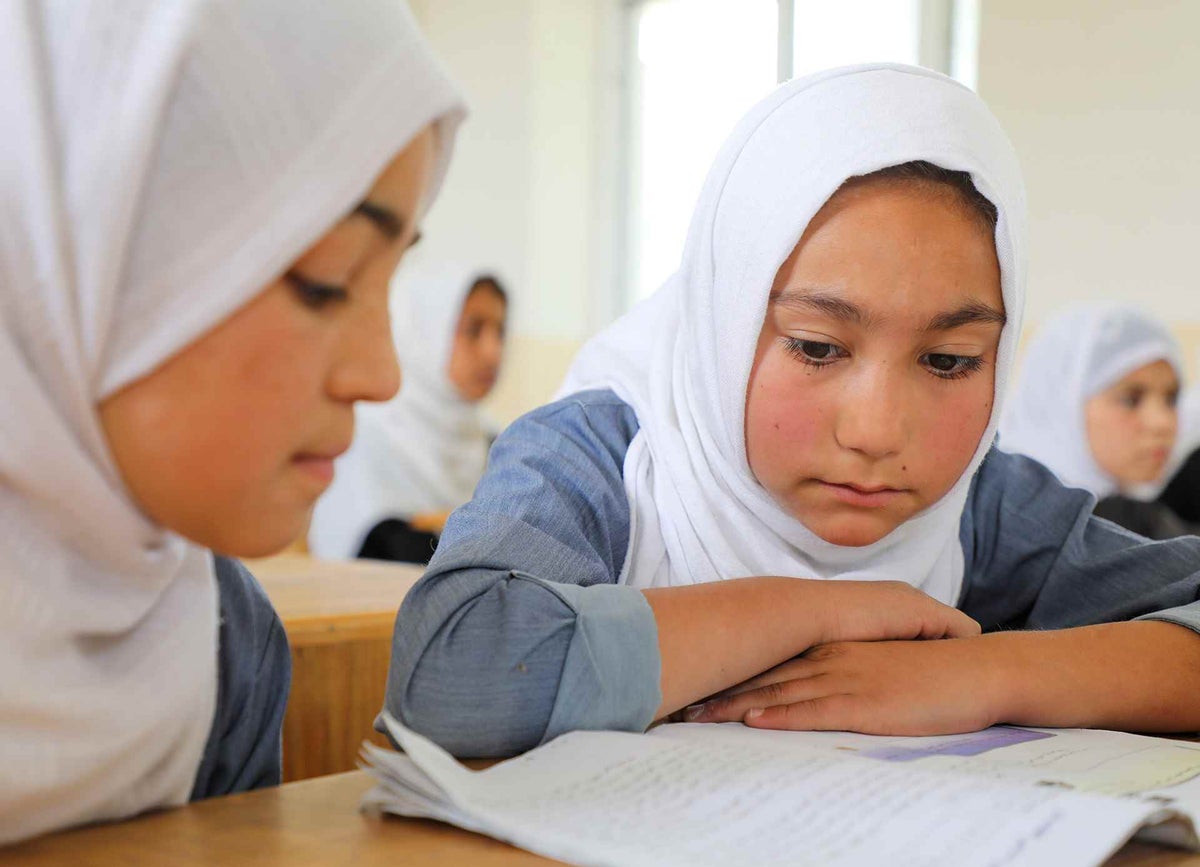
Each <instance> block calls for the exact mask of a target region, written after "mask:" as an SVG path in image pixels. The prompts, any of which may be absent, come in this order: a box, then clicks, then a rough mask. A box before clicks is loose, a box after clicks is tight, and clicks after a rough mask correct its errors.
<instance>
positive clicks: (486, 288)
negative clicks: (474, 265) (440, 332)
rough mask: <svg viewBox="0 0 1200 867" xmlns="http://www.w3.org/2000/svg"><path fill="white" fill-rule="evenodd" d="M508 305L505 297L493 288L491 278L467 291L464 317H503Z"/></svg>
mask: <svg viewBox="0 0 1200 867" xmlns="http://www.w3.org/2000/svg"><path fill="white" fill-rule="evenodd" d="M507 307H508V304H507V302H506V301H505V299H504V297H503V296H502V295H501V294H500V293H499V292H498V291H496V289H494V288H493V284H492V282H491V281H490V280H485V281H480V282H479V283H477V284H475V286H474V288H472V289H471V291H470V292H468V293H467V297H466V300H465V301H464V302H463V317H464V318H466V317H468V316H470V317H476V318H484V319H503V318H504V314H505V311H506V309H507Z"/></svg>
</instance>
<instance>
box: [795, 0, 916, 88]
mask: <svg viewBox="0 0 1200 867" xmlns="http://www.w3.org/2000/svg"><path fill="white" fill-rule="evenodd" d="M794 8H795V11H794V12H793V18H792V20H793V21H794V22H795V24H794V33H793V37H794V42H793V43H792V70H793V75H794V76H796V77H799V76H801V75H807V74H808V73H810V72H817V71H818V70H821V69H828V68H829V67H831V66H845V65H846V64H848V63H868V62H871V61H879V60H887V61H895V62H899V63H917V62H918V58H919V57H920V47H921V4H920V0H837V2H836V3H833V2H830V0H795V6H794Z"/></svg>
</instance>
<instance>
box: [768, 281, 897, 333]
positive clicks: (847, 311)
mask: <svg viewBox="0 0 1200 867" xmlns="http://www.w3.org/2000/svg"><path fill="white" fill-rule="evenodd" d="M774 302H775V303H776V304H782V305H783V306H784V307H790V308H791V309H793V310H797V311H801V312H805V311H807V312H811V313H818V314H820V315H822V316H828V317H829V318H830V319H837V320H839V321H841V322H852V323H854V324H855V325H865V326H870V325H871V324H872V323H873V321H874V319H873V317H872V316H871V315H870V314H868V313H867V312H866V311H865V310H863V309H862V308H861V307H859V306H858V305H857V304H854V303H853V302H851V301H847V300H846V299H845V298H841V297H839V296H838V295H837V294H836V293H834V292H828V291H824V290H820V289H785V290H783V291H782V292H780V293H779V295H777V296H776V297H775V298H774Z"/></svg>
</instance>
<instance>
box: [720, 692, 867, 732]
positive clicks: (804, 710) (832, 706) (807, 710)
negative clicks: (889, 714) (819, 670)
mask: <svg viewBox="0 0 1200 867" xmlns="http://www.w3.org/2000/svg"><path fill="white" fill-rule="evenodd" d="M854 709H855V699H854V697H853V696H850V695H845V694H841V695H824V696H820V697H818V698H810V699H805V700H802V701H794V702H790V703H789V704H781V705H774V706H771V707H762V708H751V709H750V710H749V711H747V712H746V715H745V717H744V718H743V720H742V721H743V722H744V723H745V724H746V725H748V726H750V727H752V728H757V729H786V730H789V731H816V732H822V731H826V732H827V731H858V730H859V728H858V726H857V725H856V723H855V712H854Z"/></svg>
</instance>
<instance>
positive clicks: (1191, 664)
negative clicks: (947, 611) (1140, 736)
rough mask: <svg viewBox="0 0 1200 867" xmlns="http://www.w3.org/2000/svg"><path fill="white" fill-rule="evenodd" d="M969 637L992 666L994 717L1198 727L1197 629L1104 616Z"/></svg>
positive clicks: (1153, 728) (1154, 728)
mask: <svg viewBox="0 0 1200 867" xmlns="http://www.w3.org/2000/svg"><path fill="white" fill-rule="evenodd" d="M973 640H974V641H978V642H980V646H981V649H984V648H986V655H987V657H988V659H989V660H990V662H989V666H988V667H989V668H991V669H992V670H993V671H995V672H998V673H999V675H998V682H999V684H1000V688H999V689H998V690H997V700H998V702H999V704H998V707H997V708H996V712H995V717H996V721H997V722H1006V723H1015V724H1019V725H1036V726H1052V727H1078V728H1106V729H1118V730H1123V731H1144V732H1180V731H1197V730H1200V636H1198V635H1197V634H1196V633H1194V632H1192V631H1191V630H1190V629H1187V628H1185V627H1183V626H1177V625H1175V624H1173V623H1164V622H1155V621H1138V622H1127V623H1107V624H1101V625H1098V626H1083V627H1078V628H1075V629H1061V630H1052V631H1047V632H1004V633H993V634H991V635H986V636H983V637H981V638H978V639H973Z"/></svg>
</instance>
